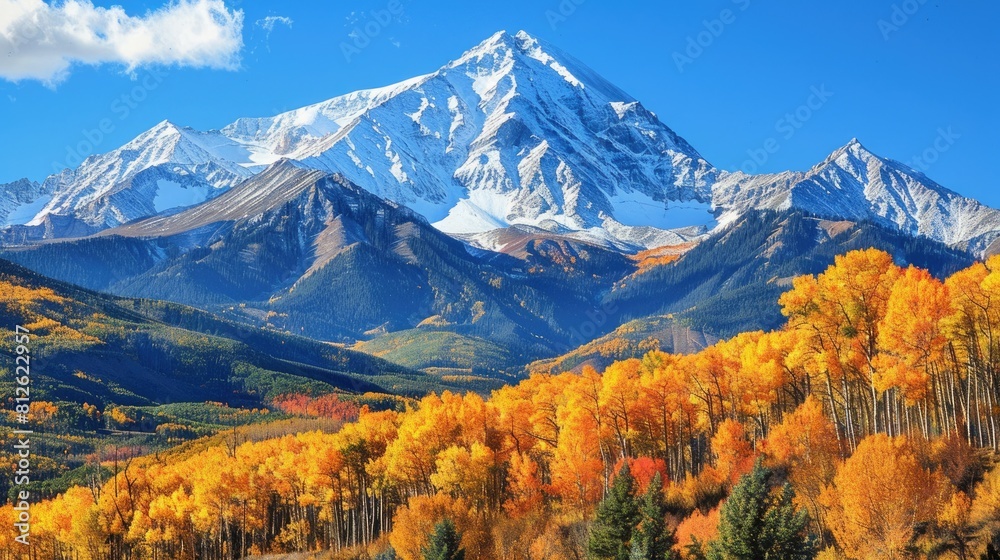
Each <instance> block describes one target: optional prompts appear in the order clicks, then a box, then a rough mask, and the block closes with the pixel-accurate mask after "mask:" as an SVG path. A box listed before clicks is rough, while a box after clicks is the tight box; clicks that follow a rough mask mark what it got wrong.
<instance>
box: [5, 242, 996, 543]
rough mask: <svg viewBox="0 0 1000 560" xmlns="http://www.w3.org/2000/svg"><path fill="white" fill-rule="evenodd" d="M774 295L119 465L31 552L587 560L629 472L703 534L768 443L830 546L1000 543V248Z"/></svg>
mask: <svg viewBox="0 0 1000 560" xmlns="http://www.w3.org/2000/svg"><path fill="white" fill-rule="evenodd" d="M781 303H782V307H783V310H784V312H785V313H786V314H787V315H788V322H787V324H786V325H785V326H784V327H783V328H781V329H779V330H776V331H772V332H750V333H744V334H742V335H739V336H735V337H733V338H731V339H728V340H723V341H721V342H719V343H717V344H714V345H712V346H710V347H709V348H706V349H704V350H702V351H700V352H697V353H694V354H691V355H672V354H666V353H663V352H650V353H648V354H646V355H645V356H643V357H642V358H641V359H630V360H625V361H621V362H618V363H615V364H614V365H611V366H609V367H608V368H606V369H605V370H604V371H603V372H599V371H597V370H595V369H593V368H589V367H584V368H583V371H582V372H581V373H572V372H567V373H561V374H541V375H533V376H531V377H530V378H528V379H525V380H523V381H521V382H520V383H518V384H516V385H512V386H508V387H504V388H502V389H499V390H497V391H495V392H494V393H493V394H492V395H491V396H490V397H489V398H487V397H485V396H483V395H477V394H456V393H449V392H446V393H443V394H441V395H428V396H426V397H425V398H423V399H421V401H420V402H419V403H416V404H411V405H410V406H409V407H408V408H407V410H405V411H403V412H394V411H386V412H371V411H370V410H362V411H359V417H358V419H357V420H356V421H352V422H348V423H346V424H344V425H343V426H342V427H341V428H340V429H339V431H337V432H336V433H320V432H310V433H299V434H294V435H287V436H283V437H275V438H271V439H266V440H263V441H247V442H246V443H242V444H241V443H239V442H238V441H237V440H236V439H235V438H234V439H233V440H232V441H230V439H229V438H226V439H225V440H223V439H222V438H221V436H216V438H215V439H206V440H203V441H202V442H192V443H191V444H190V445H188V446H185V447H181V448H179V449H177V450H174V451H171V452H169V453H162V454H159V455H156V456H151V457H142V458H126V457H119V460H118V461H113V460H112V458H111V457H110V456H109V457H108V460H107V461H105V462H104V467H105V468H107V469H109V470H110V471H111V473H112V476H110V478H107V479H105V480H102V481H94V482H92V483H91V484H90V485H89V486H88V487H86V488H80V487H77V488H74V489H72V490H71V491H70V492H67V493H66V494H64V495H63V497H60V498H57V499H54V500H49V501H43V502H42V503H40V504H38V508H39V511H43V512H46V516H47V518H48V519H51V520H52V521H51V522H48V521H46V522H42V523H40V524H39V531H40V532H39V535H40V536H41V537H42V538H40V539H39V540H38V544H37V548H34V549H33V550H32V554H34V555H35V556H37V557H39V558H53V559H54V560H70V559H75V558H86V555H87V554H90V555H91V556H92V557H100V558H110V559H112V560H124V559H126V558H130V557H131V558H140V557H143V558H144V557H156V558H179V559H186V558H194V557H195V556H197V557H199V558H203V559H205V560H217V559H218V560H221V559H223V558H232V557H242V556H247V555H254V554H272V553H273V554H279V553H286V552H292V551H307V550H321V549H322V550H333V551H337V553H338V554H344V555H348V554H356V555H357V554H363V553H368V554H369V555H371V554H375V553H377V552H379V551H380V550H381V548H382V547H384V546H385V545H386V541H387V540H389V541H390V542H391V541H395V542H396V543H398V544H399V546H400V549H405V550H408V551H409V552H408V553H403V554H409V557H413V558H417V557H419V556H416V555H418V554H419V548H420V543H421V542H424V541H423V540H422V539H425V538H426V532H427V531H428V530H429V529H428V527H433V524H432V523H431V522H432V521H433V520H435V519H438V518H443V517H445V516H448V517H454V518H455V519H454V521H455V522H456V524H459V525H460V526H461V528H462V529H463V531H464V535H465V540H463V543H464V544H465V546H466V548H467V551H468V554H469V558H473V557H475V558H483V559H492V558H511V557H516V555H517V554H520V553H523V551H524V550H531V551H533V552H532V554H533V555H534V556H536V557H544V558H552V559H554V558H578V557H580V555H582V554H584V552H583V549H582V548H580V547H581V546H584V545H585V541H586V534H587V531H588V527H589V524H590V523H591V522H592V520H593V516H594V512H595V509H596V507H597V504H598V503H599V502H600V501H601V499H602V498H603V497H604V495H605V492H606V491H607V486H608V482H609V481H610V480H611V478H612V477H613V473H614V472H616V470H617V469H618V468H619V465H621V464H624V463H625V462H628V463H629V465H630V467H631V468H632V469H633V472H635V473H645V474H648V475H650V478H651V475H652V473H653V472H658V473H660V474H661V477H662V479H663V480H664V481H666V484H665V486H666V487H665V488H664V492H665V494H666V495H667V496H668V501H669V503H670V507H671V513H670V516H669V523H668V526H669V527H670V528H674V527H675V526H676V525H678V524H680V526H681V528H683V529H684V531H679V534H680V535H688V536H690V535H695V534H697V535H700V536H704V537H705V538H710V536H711V534H712V530H714V526H715V524H716V522H717V519H716V520H715V521H713V520H712V519H711V515H710V513H709V512H712V511H713V510H715V511H717V508H718V506H719V504H720V503H722V501H723V500H725V499H726V495H727V493H728V492H729V489H730V488H731V486H732V484H733V482H734V481H735V480H736V477H738V476H739V474H740V473H742V472H745V471H746V470H747V469H749V467H750V466H751V465H752V464H753V458H754V457H755V456H756V455H758V454H763V455H764V458H765V460H766V461H768V463H769V464H770V465H771V466H774V467H776V471H777V472H779V473H782V475H783V476H787V480H788V481H789V482H790V483H791V484H792V485H793V487H794V489H795V492H796V495H797V499H798V500H799V501H800V505H802V506H804V508H805V509H807V510H808V511H809V513H810V515H811V517H812V518H813V523H814V528H815V532H816V533H826V534H827V540H826V541H825V543H824V544H825V545H826V546H827V547H828V551H838V552H837V553H838V554H839V551H845V552H848V554H849V556H851V557H855V558H865V557H873V556H879V555H890V556H891V555H898V554H902V553H904V552H907V551H908V550H909V548H908V547H910V546H911V545H912V546H926V547H928V548H927V550H932V548H933V550H944V549H945V548H947V547H951V548H948V550H952V551H954V550H958V548H955V547H959V546H966V549H967V550H969V551H973V552H975V551H979V550H981V549H983V548H984V547H985V543H986V541H987V540H989V539H990V538H992V536H993V533H992V532H990V531H994V530H996V532H1000V529H996V528H997V527H1000V521H998V519H1000V518H997V517H996V516H995V515H994V514H993V513H992V512H993V509H995V508H993V509H991V508H992V505H993V504H995V503H996V501H997V498H996V496H1000V492H997V491H996V488H997V487H1000V486H998V483H996V480H1000V478H998V477H996V476H995V475H991V476H989V477H987V481H986V482H983V483H979V484H978V485H977V480H978V477H979V476H980V474H979V473H981V472H982V471H983V470H984V468H985V465H984V464H983V462H984V457H989V456H990V452H991V450H995V449H996V444H997V439H998V438H997V432H998V431H1000V426H997V422H998V420H1000V417H998V416H997V415H996V410H997V409H998V404H1000V403H998V388H1000V378H998V377H997V372H998V371H1000V337H998V336H997V335H996V333H1000V258H996V259H991V260H990V261H988V262H987V263H978V264H976V265H973V266H971V267H970V268H968V269H966V270H963V271H959V272H956V273H955V274H953V275H951V276H950V277H949V278H948V279H946V280H945V281H944V282H943V283H942V282H941V281H940V280H939V279H935V278H934V277H932V276H931V275H930V274H928V273H926V272H925V271H921V270H918V269H916V268H912V267H911V268H907V269H903V268H901V267H899V266H897V265H896V264H894V263H893V260H892V258H891V257H890V256H889V255H887V254H885V253H881V252H879V251H873V250H869V251H859V252H852V253H850V254H848V255H844V256H843V257H840V258H838V259H837V261H836V262H835V263H834V264H833V265H832V266H831V267H829V268H828V269H827V270H826V271H824V272H823V273H822V274H820V275H818V276H806V277H802V278H799V279H796V280H795V281H794V285H793V287H792V289H791V290H789V291H788V292H787V293H786V294H785V295H784V296H782V298H781ZM331 400H332V399H331ZM303 403H304V405H308V402H307V401H306V400H302V402H301V403H300V404H303ZM306 408H308V407H307V406H306ZM108 416H111V414H110V413H108ZM875 432H877V433H878V435H877V436H874V437H869V436H871V435H872V434H873V433H875ZM890 434H891V437H890ZM897 434H905V435H907V436H908V437H907V438H905V439H904V438H901V437H896V436H897ZM855 450H857V451H856V452H855ZM843 461H846V463H844V464H843V465H842V466H839V468H838V465H840V464H841V462H843ZM951 486H954V487H955V488H956V490H955V491H954V492H952V491H951ZM931 489H933V491H932V490H931ZM83 492H87V493H90V494H91V495H92V496H93V497H94V498H93V502H94V503H93V504H88V503H87V502H86V500H85V499H83V498H84V493H83ZM868 496H872V497H874V501H873V502H871V503H868V502H866V499H867V497H868ZM967 506H968V507H967ZM970 508H971V509H970ZM3 513H4V515H7V514H9V513H11V512H10V511H9V509H8V510H4V511H3ZM81 513H87V514H88V515H81ZM706 515H709V517H707V518H706ZM88 519H90V520H92V521H94V523H87V522H86V521H87V520H88ZM68 520H71V521H72V523H76V524H77V525H76V526H74V525H72V524H70V525H67V523H68ZM914 520H916V521H914ZM429 523H430V524H429ZM67 527H69V528H67ZM980 527H981V528H983V529H982V530H981V531H980V530H979V528H980ZM970 528H972V529H970ZM824 529H829V531H828V532H827V531H824ZM88 531H89V532H90V533H88ZM685 531H686V532H685ZM988 532H989V534H987V533H988ZM918 533H919V535H920V536H919V538H918V539H917V540H914V538H913V537H914V535H917V534H918ZM81 535H87V536H86V537H81ZM829 535H832V536H833V537H834V539H833V540H830V539H829ZM856 535H861V536H856ZM699 538H701V537H699ZM970 539H971V540H970ZM682 540H683V539H682ZM688 540H689V541H690V539H688ZM973 541H974V542H973ZM0 542H3V541H0ZM581 543H584V544H583V545H581ZM878 543H889V544H888V545H883V544H878ZM962 543H965V544H962ZM879 547H881V548H879ZM934 547H936V548H934ZM942 547H944V548H942ZM85 548H93V549H94V550H92V551H90V552H86V551H85V550H84V549H85ZM828 553H829V554H833V552H828Z"/></svg>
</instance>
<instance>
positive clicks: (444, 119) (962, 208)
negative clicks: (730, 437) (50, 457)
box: [0, 32, 1000, 253]
mask: <svg viewBox="0 0 1000 560" xmlns="http://www.w3.org/2000/svg"><path fill="white" fill-rule="evenodd" d="M280 160H291V161H296V162H298V164H299V165H301V166H303V167H306V168H310V169H315V170H319V171H324V172H334V173H338V174H340V175H342V176H343V177H344V178H345V179H346V180H348V181H350V182H352V183H354V184H357V185H359V186H360V187H362V188H364V189H366V190H367V191H369V192H371V193H373V194H375V195H377V196H380V197H382V198H385V199H388V200H391V201H393V202H395V203H397V204H402V205H405V206H407V207H409V208H410V209H412V210H414V211H416V212H417V213H419V214H421V215H423V216H424V217H425V218H426V219H427V220H428V221H429V222H431V223H432V224H433V225H435V226H436V227H437V228H438V229H440V230H442V231H444V232H447V233H450V234H453V235H456V236H460V237H461V238H463V239H465V240H467V241H469V242H470V243H473V244H476V243H480V244H481V246H482V247H486V246H489V244H490V241H489V235H486V234H488V232H490V231H492V230H495V229H502V228H507V227H510V226H530V227H535V228H540V229H542V230H544V231H547V232H551V233H554V234H558V235H561V236H565V237H569V238H574V239H578V240H583V241H587V242H591V243H600V244H603V245H607V246H613V247H617V248H619V249H622V250H636V249H641V248H648V247H654V246H659V245H665V244H677V243H682V242H685V241H689V240H691V239H695V238H697V237H699V236H700V235H703V234H704V232H706V231H708V230H711V229H713V228H718V227H721V226H724V225H726V224H728V223H730V222H732V220H734V219H735V218H736V217H738V216H739V215H741V214H742V213H744V212H746V211H748V210H751V209H760V208H776V209H781V208H789V207H795V208H800V209H803V210H806V211H809V212H812V213H815V214H819V215H823V216H827V217H832V218H845V219H852V220H857V219H872V220H875V221H878V222H880V223H882V224H884V225H892V226H894V227H897V228H899V229H900V230H902V231H904V232H906V233H909V234H912V235H925V236H928V237H931V238H933V239H936V240H938V241H942V242H945V243H948V244H950V245H956V246H961V247H967V248H969V249H970V250H972V251H975V252H977V253H982V252H983V251H985V250H986V248H987V247H988V246H989V245H990V244H991V243H992V242H993V241H994V240H996V239H997V238H998V237H1000V233H998V230H1000V215H998V212H997V211H996V210H993V209H991V208H988V207H986V206H983V205H981V204H979V203H978V202H976V201H974V200H971V199H968V198H964V197H961V196H959V195H957V194H956V193H954V192H952V191H949V190H947V189H945V188H944V187H942V186H940V185H938V184H937V183H935V182H934V181H932V180H930V179H928V178H927V177H926V176H924V175H923V174H921V173H918V172H916V171H913V170H912V169H909V168H908V167H906V166H904V165H902V164H900V163H897V162H894V161H891V160H887V159H883V158H880V157H878V156H876V155H874V154H872V153H870V152H868V150H866V149H864V147H862V146H861V145H860V143H858V142H857V141H852V142H851V143H850V144H848V145H847V146H845V147H844V148H842V149H840V150H838V151H836V152H835V153H834V154H832V155H831V156H830V157H829V158H827V160H826V161H824V162H823V163H821V164H819V165H817V166H815V167H813V168H812V169H810V170H809V171H806V172H784V173H779V174H770V175H754V176H749V175H745V174H743V173H740V172H735V173H729V172H725V171H720V170H717V169H715V168H713V167H712V166H711V165H710V164H709V163H708V162H707V161H705V159H704V158H702V157H701V156H700V155H699V153H698V152H697V151H696V150H695V149H694V148H693V147H691V145H690V144H688V143H687V142H686V141H685V140H684V139H682V138H680V137H679V136H678V135H677V134H675V133H674V132H673V131H672V130H670V129H669V128H668V127H667V126H666V125H664V124H663V123H662V122H660V120H659V118H658V117H657V116H656V115H655V114H653V113H651V112H650V111H648V110H646V109H645V108H644V107H643V106H642V105H641V103H639V102H638V101H636V100H635V99H633V98H632V97H631V96H629V95H628V94H626V93H625V92H623V91H621V90H620V89H618V88H617V87H616V86H614V85H613V84H611V83H610V82H608V81H607V80H605V79H604V78H602V77H600V76H598V75H597V74H596V73H595V72H593V71H592V70H590V69H588V68H587V67H586V66H584V65H583V64H581V63H580V62H578V61H577V60H575V59H574V58H572V57H571V56H569V55H567V54H565V53H562V52H560V51H559V50H558V49H556V48H554V47H552V46H550V45H547V44H545V43H543V42H541V41H539V40H537V39H535V38H533V37H531V36H530V35H528V34H526V33H524V32H519V33H517V34H515V35H511V34H508V33H506V32H499V33H497V34H495V35H493V36H492V37H490V38H489V39H487V40H486V41H484V42H483V43H481V44H479V45H478V46H476V47H474V48H473V49H471V50H469V51H467V52H466V53H464V54H463V55H462V56H460V57H459V58H458V59H456V60H454V61H453V62H450V63H448V64H446V65H444V66H443V67H441V68H440V69H438V70H437V71H435V72H432V73H430V74H426V75H423V76H418V77H415V78H412V79H409V80H405V81H402V82H399V83H397V84H394V85H390V86H387V87H382V88H376V89H368V90H362V91H357V92H354V93H349V94H346V95H342V96H339V97H335V98H333V99H330V100H327V101H323V102H321V103H317V104H314V105H310V106H308V107H303V108H301V109H296V110H293V111H289V112H286V113H282V114H280V115H276V116H272V117H265V118H241V119H238V120H237V121H235V122H233V123H232V124H230V125H228V126H226V127H224V128H222V129H221V130H212V131H208V132H199V131H195V130H193V129H190V128H181V127H178V126H176V125H174V124H172V123H170V122H167V121H164V122H162V123H160V124H159V125H157V126H155V127H154V128H152V129H150V130H149V131H147V132H145V133H143V134H141V135H140V136H138V137H137V138H135V139H134V140H132V141H131V142H129V143H128V144H126V145H125V146H122V147H121V148H119V149H117V150H114V151H112V152H109V153H106V154H102V155H97V156H92V157H90V158H87V160H86V161H84V162H83V164H82V165H81V166H80V167H79V168H77V169H75V170H66V171H64V172H63V173H61V174H59V175H53V176H51V177H49V178H48V179H46V180H45V182H44V183H43V184H42V185H38V186H37V187H36V186H32V187H30V188H28V187H24V186H21V187H9V189H10V192H9V193H5V194H4V195H3V196H5V197H7V198H9V199H10V200H7V199H0V218H2V219H3V220H4V223H5V224H6V225H11V224H24V223H28V224H29V225H31V226H38V227H36V228H35V230H37V231H35V232H34V233H32V235H34V236H36V237H37V236H41V235H45V236H47V237H52V236H54V237H60V236H71V235H86V234H88V233H92V232H95V231H100V230H102V229H106V228H109V227H114V226H118V225H120V224H124V223H127V222H131V221H134V220H136V219H139V218H144V217H148V216H153V215H157V214H160V213H167V214H171V213H175V212H176V211H177V210H178V209H180V208H184V207H188V206H191V205H194V204H198V203H200V202H203V201H206V200H209V199H212V198H214V197H216V196H218V195H219V194H221V193H223V192H225V191H227V190H229V189H230V188H231V187H233V186H234V185H236V184H239V183H241V182H242V181H244V180H246V179H247V178H249V177H252V176H253V175H255V174H258V173H261V172H262V171H264V170H265V169H266V168H267V167H268V166H271V165H272V164H275V163H277V162H279V161H280ZM48 197H51V198H48ZM216 208H218V207H216ZM25 229H31V228H25Z"/></svg>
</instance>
